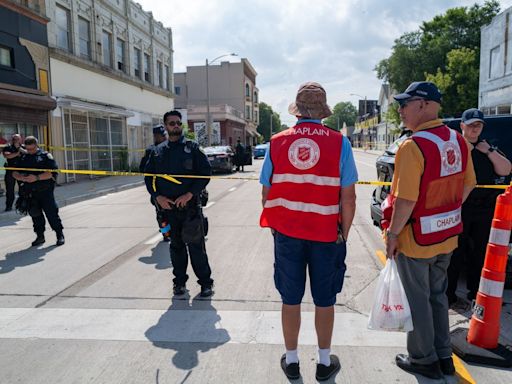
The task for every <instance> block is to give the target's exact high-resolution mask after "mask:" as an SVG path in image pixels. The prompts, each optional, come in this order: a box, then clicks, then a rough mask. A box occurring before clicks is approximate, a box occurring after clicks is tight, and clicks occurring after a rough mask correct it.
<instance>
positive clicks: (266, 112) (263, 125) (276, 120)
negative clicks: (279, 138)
mask: <svg viewBox="0 0 512 384" xmlns="http://www.w3.org/2000/svg"><path fill="white" fill-rule="evenodd" d="M259 110H260V123H259V125H258V128H257V131H258V132H259V133H260V134H262V135H263V138H264V141H265V142H267V141H269V140H270V136H271V135H270V116H272V134H275V133H276V132H281V130H282V126H281V118H280V116H279V113H277V112H274V111H273V110H272V107H271V106H270V105H268V104H266V103H263V102H261V103H259Z"/></svg>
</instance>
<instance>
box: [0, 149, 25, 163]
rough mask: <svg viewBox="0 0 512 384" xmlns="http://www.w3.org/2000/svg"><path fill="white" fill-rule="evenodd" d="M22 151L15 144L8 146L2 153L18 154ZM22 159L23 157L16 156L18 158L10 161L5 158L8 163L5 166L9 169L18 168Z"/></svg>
mask: <svg viewBox="0 0 512 384" xmlns="http://www.w3.org/2000/svg"><path fill="white" fill-rule="evenodd" d="M21 148H23V146H21ZM19 151H20V148H19V147H16V146H15V145H13V144H9V145H6V146H5V147H4V148H3V149H2V153H4V154H5V153H6V152H9V153H16V152H19ZM20 157H21V156H16V157H13V158H12V159H8V158H5V160H6V162H5V165H6V166H7V167H17V166H18V164H19V162H20Z"/></svg>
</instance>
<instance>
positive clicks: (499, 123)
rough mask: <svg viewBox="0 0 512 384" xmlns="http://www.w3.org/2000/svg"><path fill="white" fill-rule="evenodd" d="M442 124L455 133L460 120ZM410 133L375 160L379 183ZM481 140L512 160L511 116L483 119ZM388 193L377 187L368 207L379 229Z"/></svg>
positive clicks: (510, 280)
mask: <svg viewBox="0 0 512 384" xmlns="http://www.w3.org/2000/svg"><path fill="white" fill-rule="evenodd" d="M444 123H445V124H446V125H447V126H448V127H450V128H452V129H455V130H457V131H459V132H460V131H461V130H460V119H447V120H444ZM411 134H412V132H411V131H409V130H407V131H405V132H404V133H403V135H402V136H400V138H399V139H398V140H396V141H395V142H394V143H393V144H391V145H390V146H389V148H388V149H386V151H385V152H384V153H383V154H382V155H381V156H379V157H378V158H377V161H376V168H377V179H378V180H379V181H391V180H392V179H393V171H394V169H395V155H396V152H397V151H398V147H399V146H400V144H401V143H403V141H404V140H405V139H407V138H408V137H409V136H411ZM482 139H486V140H487V141H488V142H489V143H490V144H491V145H497V146H498V147H499V148H500V150H501V151H503V152H504V153H505V154H506V155H507V157H508V158H509V159H512V115H496V116H488V117H486V118H485V127H484V130H483V131H482ZM389 191H390V187H389V186H378V187H377V188H375V190H374V191H373V196H372V200H371V205H370V212H371V217H372V220H373V224H375V225H376V226H378V227H380V221H381V218H382V210H381V204H382V202H383V201H384V200H385V199H386V196H387V195H388V193H389ZM506 285H507V287H509V288H512V249H511V252H509V263H508V266H507V282H506Z"/></svg>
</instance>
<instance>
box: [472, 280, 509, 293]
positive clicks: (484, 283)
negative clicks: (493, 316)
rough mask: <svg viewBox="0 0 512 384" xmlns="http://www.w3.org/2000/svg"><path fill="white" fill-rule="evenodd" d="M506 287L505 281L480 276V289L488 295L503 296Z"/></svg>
mask: <svg viewBox="0 0 512 384" xmlns="http://www.w3.org/2000/svg"><path fill="white" fill-rule="evenodd" d="M504 287H505V282H504V281H494V280H489V279H486V278H485V277H481V278H480V286H479V287H478V291H479V292H480V293H483V294H484V295H487V296H492V297H499V298H501V297H502V296H503V288H504Z"/></svg>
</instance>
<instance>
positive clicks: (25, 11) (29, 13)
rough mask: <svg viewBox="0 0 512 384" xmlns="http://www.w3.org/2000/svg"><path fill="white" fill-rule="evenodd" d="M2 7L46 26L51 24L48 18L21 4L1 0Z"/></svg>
mask: <svg viewBox="0 0 512 384" xmlns="http://www.w3.org/2000/svg"><path fill="white" fill-rule="evenodd" d="M0 6H2V7H4V8H7V9H10V10H11V11H14V12H16V13H19V14H20V15H23V16H26V17H28V18H29V19H32V20H35V21H37V22H39V23H41V24H44V25H46V24H48V23H49V22H50V19H48V18H47V17H44V16H42V15H40V14H38V13H36V12H34V11H33V10H31V9H30V8H27V7H25V6H23V5H21V4H16V3H13V2H11V1H7V0H0Z"/></svg>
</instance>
